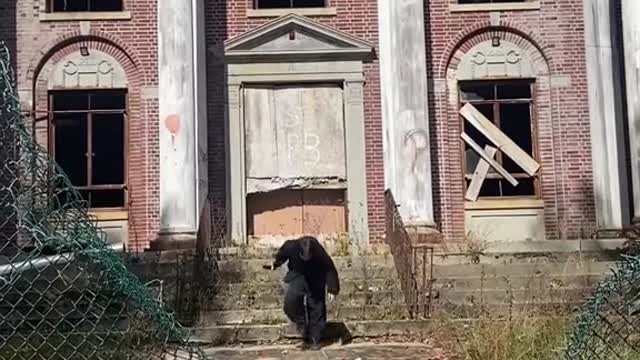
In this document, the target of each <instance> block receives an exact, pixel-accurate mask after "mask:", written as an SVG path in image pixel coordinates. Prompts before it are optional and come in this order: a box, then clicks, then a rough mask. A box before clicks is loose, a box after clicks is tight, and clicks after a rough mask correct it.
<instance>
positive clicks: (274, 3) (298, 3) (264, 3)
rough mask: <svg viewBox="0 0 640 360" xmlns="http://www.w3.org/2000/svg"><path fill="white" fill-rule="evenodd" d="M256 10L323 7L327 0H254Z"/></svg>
mask: <svg viewBox="0 0 640 360" xmlns="http://www.w3.org/2000/svg"><path fill="white" fill-rule="evenodd" d="M254 1H255V2H254V7H255V8H256V9H282V8H285V9H286V8H313V7H325V6H327V1H328V0H254Z"/></svg>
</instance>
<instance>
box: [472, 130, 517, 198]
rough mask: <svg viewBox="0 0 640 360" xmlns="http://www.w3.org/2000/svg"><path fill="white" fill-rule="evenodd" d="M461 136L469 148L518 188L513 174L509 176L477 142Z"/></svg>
mask: <svg viewBox="0 0 640 360" xmlns="http://www.w3.org/2000/svg"><path fill="white" fill-rule="evenodd" d="M460 136H461V137H462V139H463V140H464V141H465V142H466V143H467V144H469V146H471V148H472V149H473V150H474V151H475V152H477V153H478V155H480V157H482V158H483V159H484V161H486V162H488V163H489V165H491V167H492V168H494V169H496V171H497V172H498V174H500V175H502V176H503V177H504V178H505V179H506V180H507V181H508V182H509V183H510V184H511V185H513V186H518V180H516V179H515V178H514V177H513V176H511V174H509V172H508V171H507V170H505V169H504V168H503V167H502V165H500V164H498V163H497V162H496V161H495V160H493V159H492V158H490V157H489V155H487V154H486V153H485V152H484V151H483V150H482V148H481V147H480V145H478V143H477V142H475V141H473V139H472V138H471V137H470V136H469V135H467V134H465V133H462V134H460Z"/></svg>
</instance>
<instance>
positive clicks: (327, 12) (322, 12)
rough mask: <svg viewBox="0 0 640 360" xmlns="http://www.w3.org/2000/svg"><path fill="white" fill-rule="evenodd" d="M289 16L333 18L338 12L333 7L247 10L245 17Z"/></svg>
mask: <svg viewBox="0 0 640 360" xmlns="http://www.w3.org/2000/svg"><path fill="white" fill-rule="evenodd" d="M289 14H296V15H302V16H335V15H337V14H338V10H337V9H336V8H334V7H324V8H293V9H247V17H250V18H253V17H280V16H284V15H289Z"/></svg>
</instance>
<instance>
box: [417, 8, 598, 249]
mask: <svg viewBox="0 0 640 360" xmlns="http://www.w3.org/2000/svg"><path fill="white" fill-rule="evenodd" d="M455 2H456V1H455V0H431V1H428V2H425V6H426V8H425V22H426V32H427V39H426V41H427V49H428V50H427V66H428V76H429V78H430V79H434V81H433V83H434V84H440V85H441V86H442V84H444V87H445V89H444V91H442V89H439V90H440V91H438V89H435V88H434V87H433V86H432V87H431V91H430V99H429V103H430V115H431V118H432V119H435V121H432V129H431V134H433V135H432V137H433V138H432V143H433V144H435V146H436V148H435V149H434V157H433V158H434V160H433V164H432V165H433V168H434V172H435V173H434V188H435V189H434V192H435V193H434V197H435V208H436V220H437V221H438V223H439V225H440V227H441V230H442V231H443V233H444V234H445V239H448V240H460V239H462V238H463V237H464V235H465V233H464V200H463V195H464V193H463V192H464V184H463V182H462V167H461V164H462V161H461V149H462V141H461V140H460V132H461V121H460V118H459V117H458V115H457V113H456V112H457V106H452V104H451V101H450V100H449V96H450V94H449V90H448V89H446V77H447V75H451V72H450V70H451V68H450V66H451V64H452V63H454V62H455V61H456V59H457V58H458V57H459V56H461V54H462V53H464V52H465V51H466V50H468V49H469V47H470V46H472V45H474V44H475V43H477V42H479V40H480V39H482V37H483V36H484V40H487V39H490V35H488V34H487V33H486V31H487V29H489V28H492V29H493V30H495V31H497V34H499V35H500V36H501V37H502V38H503V39H504V38H505V37H507V38H510V39H511V40H512V41H516V42H517V43H518V44H520V45H522V46H524V47H533V48H534V49H535V50H536V51H538V52H539V54H541V55H542V56H543V60H544V61H545V62H546V64H547V65H548V68H549V72H550V74H549V75H550V76H549V77H547V78H540V79H537V82H536V93H537V98H536V102H537V110H536V111H537V114H536V116H537V118H538V134H539V140H538V143H539V145H540V158H541V163H542V170H541V174H542V175H541V176H542V190H541V192H542V200H544V203H545V224H546V231H547V237H548V238H576V237H580V236H588V235H589V233H590V231H591V230H593V228H594V226H595V210H594V201H593V184H592V168H591V157H590V149H591V145H590V133H589V131H590V130H589V129H590V125H589V115H588V90H587V79H586V69H585V66H586V60H585V52H584V23H583V16H582V13H583V9H582V0H541V1H540V3H541V9H540V10H528V11H504V12H499V13H494V14H491V13H489V12H464V13H452V12H450V10H449V4H453V3H455ZM492 18H493V22H492ZM496 21H498V22H497V24H499V25H497V26H493V27H492V24H494V25H495V24H496ZM483 33H484V34H485V35H482V34H483ZM456 51H461V52H458V53H457V54H456ZM454 54H456V55H455V56H454ZM458 60H459V59H458ZM448 71H449V74H448V73H447V72H448ZM562 76H569V77H570V79H571V80H570V81H571V83H570V86H568V87H564V88H555V87H554V86H553V85H554V84H555V82H554V79H557V78H559V77H562ZM454 97H455V94H454Z"/></svg>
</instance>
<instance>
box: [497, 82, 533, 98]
mask: <svg viewBox="0 0 640 360" xmlns="http://www.w3.org/2000/svg"><path fill="white" fill-rule="evenodd" d="M498 99H531V83H530V82H520V81H517V82H516V81H514V82H509V83H506V84H500V85H498Z"/></svg>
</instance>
